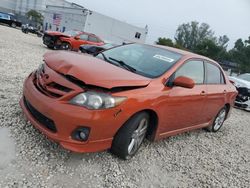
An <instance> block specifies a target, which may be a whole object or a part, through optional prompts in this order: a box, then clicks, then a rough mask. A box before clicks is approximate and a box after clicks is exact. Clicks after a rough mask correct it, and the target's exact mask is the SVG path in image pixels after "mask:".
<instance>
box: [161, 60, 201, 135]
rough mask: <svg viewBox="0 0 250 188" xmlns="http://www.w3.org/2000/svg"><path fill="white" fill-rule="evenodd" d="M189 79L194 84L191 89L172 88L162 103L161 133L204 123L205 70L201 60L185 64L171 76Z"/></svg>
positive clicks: (172, 77) (172, 78)
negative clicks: (162, 126)
mask: <svg viewBox="0 0 250 188" xmlns="http://www.w3.org/2000/svg"><path fill="white" fill-rule="evenodd" d="M179 76H185V77H189V78H191V79H192V80H194V82H195V86H194V88H192V89H187V88H183V87H177V86H173V87H172V88H171V89H170V92H169V94H168V97H167V98H166V101H165V102H164V106H163V108H164V109H162V110H161V111H162V112H164V115H163V117H164V121H165V123H164V124H165V126H164V128H163V129H164V130H161V132H169V131H174V130H180V129H185V128H188V127H192V126H195V125H199V124H202V123H205V119H204V116H203V112H204V105H205V100H206V84H205V68H204V63H203V61H202V60H189V61H187V62H185V63H184V64H183V65H182V66H181V67H180V68H179V69H178V70H177V71H176V72H175V73H174V74H173V75H172V76H171V80H174V79H175V78H177V77H179Z"/></svg>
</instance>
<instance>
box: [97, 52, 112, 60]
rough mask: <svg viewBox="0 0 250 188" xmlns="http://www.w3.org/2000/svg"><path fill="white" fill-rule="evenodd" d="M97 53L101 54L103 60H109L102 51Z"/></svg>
mask: <svg viewBox="0 0 250 188" xmlns="http://www.w3.org/2000/svg"><path fill="white" fill-rule="evenodd" d="M99 54H101V55H102V57H103V59H104V60H105V61H107V62H110V61H109V60H108V58H107V57H106V56H105V54H104V53H102V52H99Z"/></svg>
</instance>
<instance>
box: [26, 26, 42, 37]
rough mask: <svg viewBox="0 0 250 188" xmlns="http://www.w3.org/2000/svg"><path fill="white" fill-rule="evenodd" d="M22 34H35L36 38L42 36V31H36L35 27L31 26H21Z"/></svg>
mask: <svg viewBox="0 0 250 188" xmlns="http://www.w3.org/2000/svg"><path fill="white" fill-rule="evenodd" d="M22 32H23V33H25V34H28V33H33V34H36V35H37V36H38V37H42V36H43V33H42V31H40V30H39V29H38V27H35V26H33V25H31V24H23V25H22Z"/></svg>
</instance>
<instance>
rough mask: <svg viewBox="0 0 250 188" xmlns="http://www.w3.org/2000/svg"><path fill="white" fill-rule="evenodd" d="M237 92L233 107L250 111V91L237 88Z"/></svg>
mask: <svg viewBox="0 0 250 188" xmlns="http://www.w3.org/2000/svg"><path fill="white" fill-rule="evenodd" d="M237 90H238V95H237V97H236V100H235V107H238V108H241V109H244V110H247V111H250V89H248V88H245V87H239V88H237Z"/></svg>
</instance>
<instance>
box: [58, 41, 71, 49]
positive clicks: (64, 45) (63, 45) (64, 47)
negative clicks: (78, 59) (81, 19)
mask: <svg viewBox="0 0 250 188" xmlns="http://www.w3.org/2000/svg"><path fill="white" fill-rule="evenodd" d="M60 49H61V50H71V49H72V47H71V45H70V44H69V43H68V42H63V43H62V44H61V47H60Z"/></svg>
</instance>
